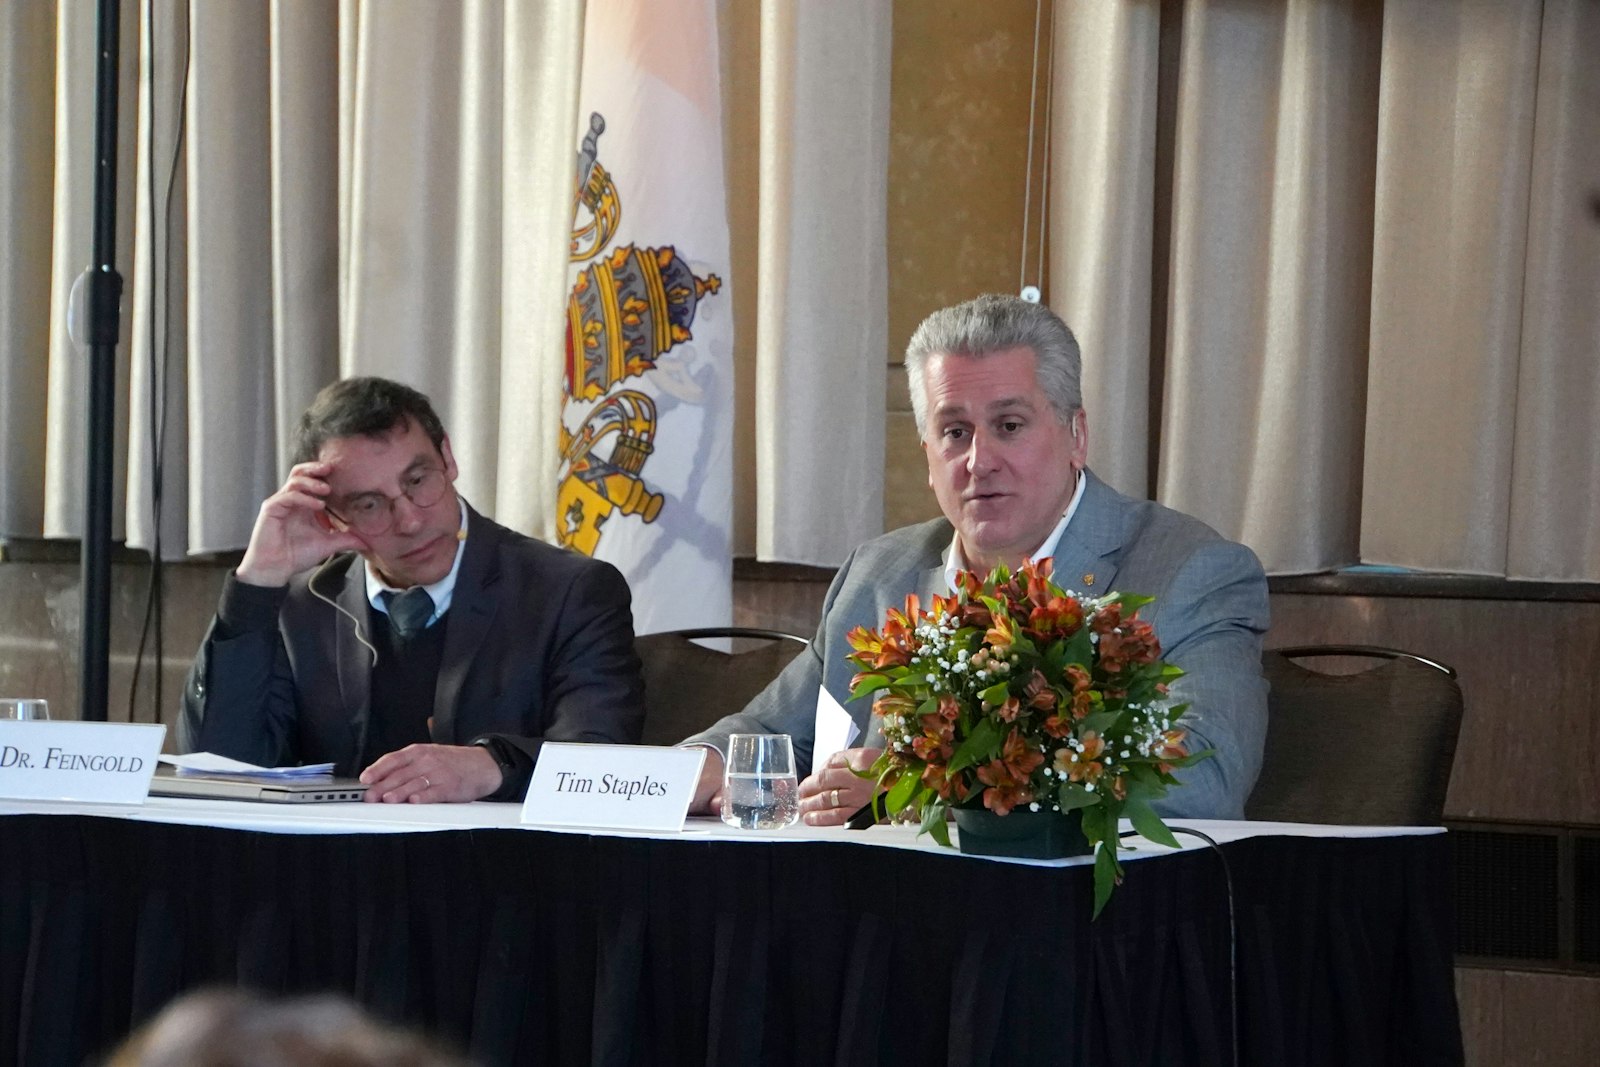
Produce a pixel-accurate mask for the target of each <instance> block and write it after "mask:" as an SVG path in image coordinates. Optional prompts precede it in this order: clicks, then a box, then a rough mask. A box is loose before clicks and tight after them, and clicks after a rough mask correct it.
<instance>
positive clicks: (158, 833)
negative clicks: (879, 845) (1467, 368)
mask: <svg viewBox="0 0 1600 1067" xmlns="http://www.w3.org/2000/svg"><path fill="white" fill-rule="evenodd" d="M1226 854H1227V856H1228V859H1229V862H1230V864H1231V867H1232V870H1233V879H1234V885H1235V892H1236V898H1237V906H1238V917H1239V938H1238V952H1237V968H1238V981H1239V1017H1240V1024H1239V1046H1240V1049H1239V1051H1240V1057H1239V1059H1240V1062H1242V1063H1250V1064H1273V1065H1278V1064H1360V1065H1363V1067H1369V1065H1378V1064H1407V1065H1413V1064H1435V1063H1438V1064H1456V1063H1460V1062H1461V1060H1462V1048H1461V1038H1460V1031H1459V1024H1458V1017H1457V1009H1456V1001H1455V992H1454V984H1453V975H1452V967H1451V956H1450V945H1451V938H1450V921H1451V920H1450V908H1449V881H1448V854H1447V844H1446V840H1445V838H1444V836H1443V835H1435V836H1429V837H1400V838H1378V839H1345V840H1342V839H1303V838H1287V837H1277V838H1255V839H1250V840H1246V841H1241V842H1238V843H1235V844H1231V845H1228V846H1226ZM1091 892H1092V887H1091V876H1090V872H1089V870H1088V868H1072V869H1065V870H1063V869H1050V868H1033V867H1023V866H1017V865H1008V864H999V863H982V862H975V861H971V860H964V859H961V858H959V857H947V856H941V855H927V854H923V853H918V852H907V851H903V850H893V849H874V848H862V847H857V846H851V845H840V844H825V843H810V844H800V843H796V844H779V845H767V844H736V843H713V842H695V841H690V840H669V841H657V840H632V839H624V838H609V837H587V836H581V835H569V834H552V833H541V832H535V831H507V830H473V831H449V832H440V833H425V834H423V833H419V834H393V835H378V834H373V835H338V836H294V835H280V834H271V833H253V832H241V831H231V830H219V829H211V828H205V827H188V826H172V825H162V824H157V823H144V822H133V821H126V820H115V819H103V818H90V817H78V816H59V815H57V816H8V817H4V818H0V1063H11V1062H17V1063H24V1064H30V1065H31V1064H73V1065H76V1064H80V1063H83V1062H85V1061H86V1059H88V1060H91V1061H92V1060H93V1058H94V1057H97V1056H99V1055H103V1054H104V1053H105V1052H106V1051H107V1050H108V1049H109V1048H111V1047H112V1046H114V1045H115V1044H116V1042H117V1041H119V1040H120V1039H121V1038H122V1037H123V1036H124V1035H125V1034H126V1033H127V1032H128V1031H129V1030H130V1029H131V1028H132V1027H133V1026H136V1025H137V1024H138V1023H140V1022H142V1021H144V1020H145V1019H147V1018H149V1017H150V1016H151V1015H152V1014H154V1013H155V1012H157V1011H159V1010H160V1009H161V1007H162V1006H163V1005H164V1004H165V1003H166V1002H167V1001H168V1000H169V999H171V998H172V997H173V996H174V995H175V994H177V993H180V992H182V991H184V990H187V989H192V988H196V987H202V986H208V985H214V984H218V983H220V984H224V985H241V986H246V987H250V988H254V989H258V990H265V991H270V992H304V991H319V990H337V991H342V992H344V993H347V994H350V995H352V996H354V997H355V998H356V999H357V1000H358V1001H360V1002H361V1003H362V1004H364V1005H366V1006H367V1007H369V1008H370V1009H372V1010H374V1011H375V1012H376V1013H378V1014H379V1015H381V1016H383V1017H385V1018H388V1019H391V1020H395V1021H400V1022H403V1023H406V1024H408V1025H412V1026H417V1027H421V1028H424V1029H426V1030H428V1031H430V1032H433V1033H434V1034H436V1035H439V1036H441V1037H443V1038H445V1039H446V1040H448V1041H452V1042H454V1043H456V1044H457V1045H459V1046H460V1047H461V1048H462V1049H464V1050H466V1051H467V1052H469V1053H470V1054H471V1055H472V1056H473V1057H474V1058H475V1059H476V1060H478V1061H479V1062H481V1063H484V1064H488V1065H493V1064H523V1063H552V1064H584V1063H596V1064H646V1063H648V1064H680V1063H681V1064H702V1063H706V1064H791V1063H792V1064H804V1065H806V1067H818V1065H826V1064H874V1063H883V1064H898V1063H907V1064H921V1065H933V1064H941V1063H950V1064H1023V1063H1026V1064H1096V1065H1099V1064H1161V1065H1169V1064H1207V1065H1210V1064H1221V1063H1227V1062H1229V1060H1230V1056H1231V1051H1232V1042H1233V1038H1232V1024H1231V1010H1230V1003H1229V1000H1230V993H1229V989H1230V982H1229V968H1230V954H1229V944H1228V927H1227V907H1226V896H1225V892H1224V880H1223V877H1222V871H1221V866H1220V863H1219V860H1218V858H1217V857H1216V856H1215V855H1214V854H1211V853H1209V852H1205V851H1201V852H1193V853H1185V854H1183V855H1177V856H1169V857H1165V858H1162V859H1159V860H1152V861H1145V862H1136V863H1130V864H1129V865H1128V878H1127V881H1126V883H1125V884H1124V885H1123V886H1122V887H1121V888H1120V889H1119V890H1118V891H1117V894H1116V896H1115V898H1114V899H1113V900H1112V903H1111V904H1110V905H1109V906H1108V908H1107V909H1106V912H1105V913H1104V914H1103V915H1102V917H1101V918H1100V920H1099V921H1098V922H1096V923H1093V924H1091V923H1090V922H1089V902H1090V894H1091Z"/></svg>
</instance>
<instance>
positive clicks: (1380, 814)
mask: <svg viewBox="0 0 1600 1067" xmlns="http://www.w3.org/2000/svg"><path fill="white" fill-rule="evenodd" d="M1331 656H1337V657H1350V656H1355V657H1362V658H1367V659H1377V660H1381V661H1383V662H1381V663H1380V664H1379V665H1378V666H1376V667H1373V668H1371V669H1368V670H1364V671H1361V672H1359V673H1355V674H1323V673H1320V672H1318V671H1313V670H1309V669H1307V668H1305V667H1302V666H1301V665H1300V664H1298V663H1295V662H1293V661H1294V660H1299V659H1311V658H1326V657H1331ZM1262 668H1263V670H1264V672H1265V673H1266V676H1267V681H1268V683H1269V684H1270V685H1271V686H1272V692H1271V695H1270V697H1269V698H1268V719H1267V745H1266V754H1265V757H1264V759H1263V761H1262V766H1261V777H1260V778H1259V779H1258V780H1257V781H1256V787H1255V791H1254V792H1252V793H1251V794H1250V799H1249V801H1248V802H1246V804H1245V816H1246V817H1247V818H1250V819H1256V820H1265V821H1272V822H1311V823H1337V824H1346V825H1369V826H1436V825H1438V824H1439V822H1440V821H1441V820H1442V819H1443V817H1444V799H1445V791H1446V789H1447V788H1448V787H1449V785H1450V765H1451V763H1452V761H1453V760H1454V759H1455V752H1456V737H1457V735H1458V734H1459V732H1460V729H1461V712H1462V699H1461V687H1460V685H1459V684H1457V682H1456V672H1455V671H1454V670H1452V669H1451V668H1450V667H1447V666H1445V665H1444V664H1442V663H1438V662H1435V661H1434V660H1430V659H1425V658H1423V657H1422V656H1417V655H1413V654H1412V653H1409V652H1401V651H1399V650H1398V649H1392V648H1379V647H1375V646H1371V645H1307V646H1298V647H1294V648H1278V649H1268V650H1267V651H1266V652H1265V653H1264V654H1263V656H1262Z"/></svg>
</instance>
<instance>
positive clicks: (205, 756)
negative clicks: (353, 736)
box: [161, 752, 333, 780]
mask: <svg viewBox="0 0 1600 1067" xmlns="http://www.w3.org/2000/svg"><path fill="white" fill-rule="evenodd" d="M161 762H162V763H167V764H171V765H172V766H174V767H176V768H178V773H179V774H203V775H205V776H206V777H208V778H228V777H235V776H237V777H250V778H282V779H289V780H296V779H300V778H316V777H318V776H326V775H330V774H332V773H333V764H331V763H308V764H306V765H305V766H303V767H257V766H256V765H255V764H254V763H242V762H240V761H239V760H236V759H229V758H228V757H226V756H218V755H215V754H214V753H211V752H192V753H190V754H189V755H187V756H162V757H161Z"/></svg>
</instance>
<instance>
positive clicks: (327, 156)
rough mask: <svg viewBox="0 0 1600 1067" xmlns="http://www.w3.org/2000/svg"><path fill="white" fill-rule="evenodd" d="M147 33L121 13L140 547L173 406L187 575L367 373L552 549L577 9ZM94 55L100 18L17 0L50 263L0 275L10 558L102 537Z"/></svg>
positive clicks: (168, 543) (124, 434)
mask: <svg viewBox="0 0 1600 1067" xmlns="http://www.w3.org/2000/svg"><path fill="white" fill-rule="evenodd" d="M143 8H144V5H135V4H133V3H131V2H129V3H125V4H124V16H123V32H124V46H125V47H124V60H123V73H124V80H125V85H124V90H123V94H122V100H123V101H124V103H123V105H122V106H123V119H124V123H123V125H124V133H123V136H122V144H123V147H124V156H125V158H126V162H125V164H123V165H122V171H123V175H122V176H123V179H124V180H123V182H122V184H123V192H122V199H121V206H122V209H123V210H122V213H123V217H124V218H125V220H126V222H125V225H124V229H125V231H126V232H125V233H124V234H123V235H122V238H121V240H120V241H119V253H120V255H121V257H122V259H123V264H122V266H121V270H122V271H123V272H124V274H125V276H127V277H128V279H129V282H130V286H129V296H128V299H127V301H126V302H125V306H126V307H127V309H128V310H129V311H130V312H131V314H128V315H125V317H124V323H125V331H126V332H127V333H128V334H129V335H130V337H129V340H130V341H131V344H127V345H125V346H124V347H123V348H122V349H121V350H120V351H121V352H122V353H123V354H124V355H123V358H124V360H125V363H126V364H127V374H126V375H125V376H124V377H123V378H122V379H121V381H122V383H123V384H124V386H125V390H124V392H123V394H122V395H123V404H124V408H126V409H127V410H126V411H125V412H121V413H119V420H118V421H119V434H118V440H119V442H124V443H126V444H127V446H128V460H127V464H126V471H127V476H126V480H124V479H122V478H119V479H118V486H119V492H120V490H121V487H122V486H123V485H126V486H127V490H128V503H127V524H126V525H127V537H128V540H129V542H130V543H132V544H135V545H139V546H147V545H149V544H150V543H151V541H152V539H153V535H154V532H155V528H154V525H153V521H152V489H153V486H152V485H151V478H150V468H151V464H150V460H151V456H152V452H153V450H154V448H155V447H157V445H156V442H155V441H154V440H153V435H152V425H153V423H154V422H156V421H158V420H159V413H160V411H161V409H162V408H163V407H164V409H165V413H166V424H167V426H166V433H165V439H164V441H163V442H162V444H161V447H162V449H163V455H164V457H165V459H166V465H165V473H164V484H163V490H164V492H163V496H164V500H163V509H162V510H163V514H162V520H161V521H162V527H161V529H162V533H163V545H162V548H163V553H164V554H165V555H167V556H169V557H177V556H182V555H184V554H186V553H195V552H208V551H215V550H224V549H236V548H239V547H242V546H243V545H244V543H245V542H246V541H247V540H248V537H249V531H250V527H251V524H252V522H253V520H254V516H255V512H256V508H257V506H258V504H259V502H260V500H261V499H262V498H263V497H264V496H266V495H267V494H268V493H270V492H272V490H273V489H274V488H275V487H276V486H277V484H278V483H279V482H280V480H281V478H282V476H283V473H284V471H285V469H286V467H287V451H288V448H289V446H290V433H291V430H292V426H293V423H294V420H295V418H296V417H297V416H298V414H299V412H300V411H301V410H302V409H303V408H304V406H305V404H306V403H307V402H308V401H309V400H310V398H311V396H312V394H313V393H314V392H315V391H316V390H317V389H318V388H320V387H321V386H322V385H324V384H326V383H327V382H329V381H331V380H333V379H334V378H336V377H338V376H340V375H348V374H383V375H387V376H391V377H395V378H400V379H402V380H405V381H408V382H411V383H412V384H414V385H416V386H417V387H418V388H421V389H422V390H423V391H425V392H427V393H429V394H430V395H431V396H432V397H433V399H434V400H435V402H436V404H437V405H438V407H439V409H440V414H441V416H442V417H443V418H444V420H445V423H446V426H447V427H448V428H449V430H450V432H451V438H452V442H453V444H454V446H455V451H456V455H457V458H458V459H459V460H460V463H461V467H462V486H463V489H464V491H465V493H466V494H467V496H468V497H469V499H471V500H472V501H473V502H474V504H476V505H478V506H479V507H480V508H482V509H484V510H486V511H490V512H493V513H494V514H496V516H497V517H498V518H500V519H501V520H502V521H504V522H507V523H508V524H510V525H514V526H518V527H520V528H522V529H526V530H529V531H531V532H535V533H546V532H548V530H549V525H550V515H551V513H552V511H553V508H554V492H553V489H554V487H553V477H554V470H555V464H554V441H555V436H556V435H555V429H554V422H555V419H556V417H557V412H558V406H557V403H558V394H559V389H560V369H559V368H560V353H561V349H562V344H563V334H562V327H563V317H562V309H563V306H564V301H565V276H564V273H565V259H566V255H565V253H566V241H567V234H568V230H569V228H570V214H571V183H572V176H571V166H572V158H573V153H574V151H575V140H574V131H575V129H576V126H575V122H576V119H575V108H576V103H575V100H576V88H577V72H578V59H579V56H580V50H581V44H582V42H581V37H582V16H583V6H582V2H581V0H555V2H546V3H540V4H533V5H529V4H522V3H518V2H515V0H468V2H463V3H449V4H442V3H432V2H423V0H410V2H400V0H387V2H384V3H368V2H361V0H341V3H339V4H337V5H334V4H330V3H326V2H324V0H271V2H267V0H261V2H252V3H237V4H231V3H230V4H213V3H183V2H177V0H156V2H155V3H154V4H152V5H150V9H151V17H150V18H149V20H148V22H143V21H142V20H141V18H140V15H141V12H142V10H143ZM94 30H95V27H94V21H93V8H92V5H86V4H81V3H65V2H64V3H62V4H60V5H59V8H58V9H56V10H51V9H50V8H49V7H48V6H47V5H43V4H33V3H25V2H21V0H0V31H3V37H0V49H3V50H4V51H3V53H0V60H3V61H4V64H5V65H4V68H3V70H4V71H5V76H4V78H3V79H0V92H3V93H4V94H5V95H4V96H0V144H3V145H4V146H5V148H6V149H7V151H6V152H5V158H4V160H3V161H0V174H3V175H4V182H5V184H4V185H3V186H0V194H3V198H0V228H3V229H0V234H3V235H4V236H5V237H6V238H8V244H9V247H11V248H25V249H32V250H34V253H35V255H37V256H38V260H37V262H36V264H35V270H34V271H33V272H24V271H22V270H19V269H17V268H18V266H20V265H19V264H17V262H16V257H9V260H8V262H7V263H6V264H5V265H4V267H3V268H0V270H3V272H4V273H0V330H3V331H4V332H3V333H0V339H3V344H4V347H3V350H0V360H3V361H4V367H3V372H4V373H5V374H6V379H7V382H8V389H7V399H6V401H5V407H3V408H0V410H4V411H5V413H6V414H5V423H4V425H3V426H0V448H3V449H4V454H3V455H0V461H3V462H0V469H3V470H4V471H5V472H6V474H5V475H4V481H0V533H4V534H9V535H13V536H39V535H40V534H41V533H42V534H43V535H45V536H74V535H75V534H76V530H77V526H78V523H79V521H80V519H79V515H80V514H81V510H82V504H81V493H80V491H79V489H78V486H79V483H80V482H81V480H82V476H81V472H80V471H79V470H78V467H79V466H80V465H81V455H82V440H83V431H82V427H81V419H82V416H81V414H79V413H78V412H77V411H76V410H75V409H76V408H77V407H79V406H81V404H79V403H78V400H77V398H78V396H79V395H80V394H81V392H82V384H81V381H82V376H83V371H82V362H83V361H82V360H81V358H79V357H78V355H77V353H76V352H75V351H74V350H73V349H72V347H71V345H70V343H69V342H68V341H67V340H66V337H65V329H64V326H62V325H61V324H62V323H63V322H64V320H65V315H64V302H65V295H66V292H67V288H68V287H69V285H70V282H71V280H72V278H73V276H75V275H76V273H77V272H78V271H79V270H80V269H81V268H82V267H83V265H84V263H85V262H86V261H87V257H88V248H89V242H88V219H89V218H90V212H89V203H90V201H89V190H90V178H91V174H90V171H89V167H90V165H91V163H90V160H89V155H88V152H87V148H88V146H89V145H90V144H91V143H92V142H91V140H90V132H91V131H92V122H93V114H92V110H91V108H92V97H93V74H92V72H93V66H92V57H93V45H94ZM52 38H53V39H54V40H55V42H56V46H57V47H56V59H55V62H54V64H51V62H50V57H49V53H48V51H47V50H44V54H43V55H42V56H41V54H40V53H41V42H43V43H44V44H45V45H46V46H47V45H48V43H49V42H50V41H51V40H52ZM186 41H187V42H188V45H189V46H190V48H191V53H190V65H189V72H188V84H187V92H186V95H185V98H184V101H183V108H184V111H183V116H184V119H185V121H186V125H185V126H184V127H183V138H182V142H181V151H180V150H179V149H180V146H179V137H178V132H179V129H180V126H179V121H178V118H179V106H180V105H179V101H180V89H181V87H182V86H183V54H184V48H185V43H186ZM52 77H53V78H54V80H55V85H54V89H53V91H51V89H50V79H51V78H52ZM41 87H44V89H45V91H44V92H40V88H41ZM52 126H53V130H52ZM135 130H138V131H141V132H148V133H149V134H150V135H151V142H150V143H151V150H150V152H149V153H148V154H140V155H138V157H137V165H135V153H134V145H135V144H136V143H138V144H141V145H142V144H144V143H145V140H144V138H143V137H139V138H136V137H135V136H134V133H135ZM41 146H42V147H41ZM13 148H15V149H16V150H15V151H12V149H13ZM52 152H53V159H52V155H51V153H52ZM175 153H176V155H175ZM175 158H176V161H177V169H176V172H175V173H176V177H175V181H173V182H172V195H171V213H170V219H168V212H167V188H168V178H169V174H171V173H173V163H174V159H175ZM41 204H45V205H49V208H48V210H45V211H43V212H41V211H40V210H39V206H40V205H41ZM135 221H137V234H138V236H137V243H136V244H135V241H134V231H135V227H134V222H135ZM52 227H53V229H52ZM152 258H153V259H154V262H155V263H156V269H155V271H154V272H151V271H150V270H148V269H144V270H135V269H133V267H132V266H131V264H141V265H143V264H148V263H149V262H151V260H152ZM44 264H48V267H45V266H43V265H44ZM167 267H170V271H169V270H167V269H166V268H167ZM41 279H43V280H41ZM163 279H164V282H165V284H161V285H157V284H152V283H153V281H160V280H163ZM46 299H48V301H49V303H50V309H49V311H48V312H46V311H44V309H43V308H42V306H41V305H42V302H43V301H44V300H46ZM46 345H47V346H48V347H46ZM46 351H47V352H48V357H47V358H46V356H45V352H46ZM162 352H165V358H166V362H165V364H164V366H162V367H155V366H154V365H153V356H157V357H158V356H159V355H160V354H161V353H162ZM152 379H154V380H155V381H156V382H157V384H158V386H159V387H160V388H161V389H162V395H163V396H164V398H165V403H164V405H152V404H151V403H150V401H149V393H150V385H151V382H152ZM129 398H131V404H129V403H128V401H129ZM13 411H14V412H15V414H13ZM122 427H126V429H125V430H122V429H121V428H122ZM120 467H121V465H120V464H119V469H120Z"/></svg>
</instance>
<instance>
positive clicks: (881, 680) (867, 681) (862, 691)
mask: <svg viewBox="0 0 1600 1067" xmlns="http://www.w3.org/2000/svg"><path fill="white" fill-rule="evenodd" d="M888 684H889V676H888V675H887V674H869V675H866V676H865V677H864V678H862V679H861V681H860V682H859V683H857V684H856V687H855V688H854V689H852V690H850V699H851V700H858V699H860V698H861V697H864V696H866V695H867V694H868V693H876V692H877V691H878V690H880V689H882V688H884V687H885V686H887V685H888Z"/></svg>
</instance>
